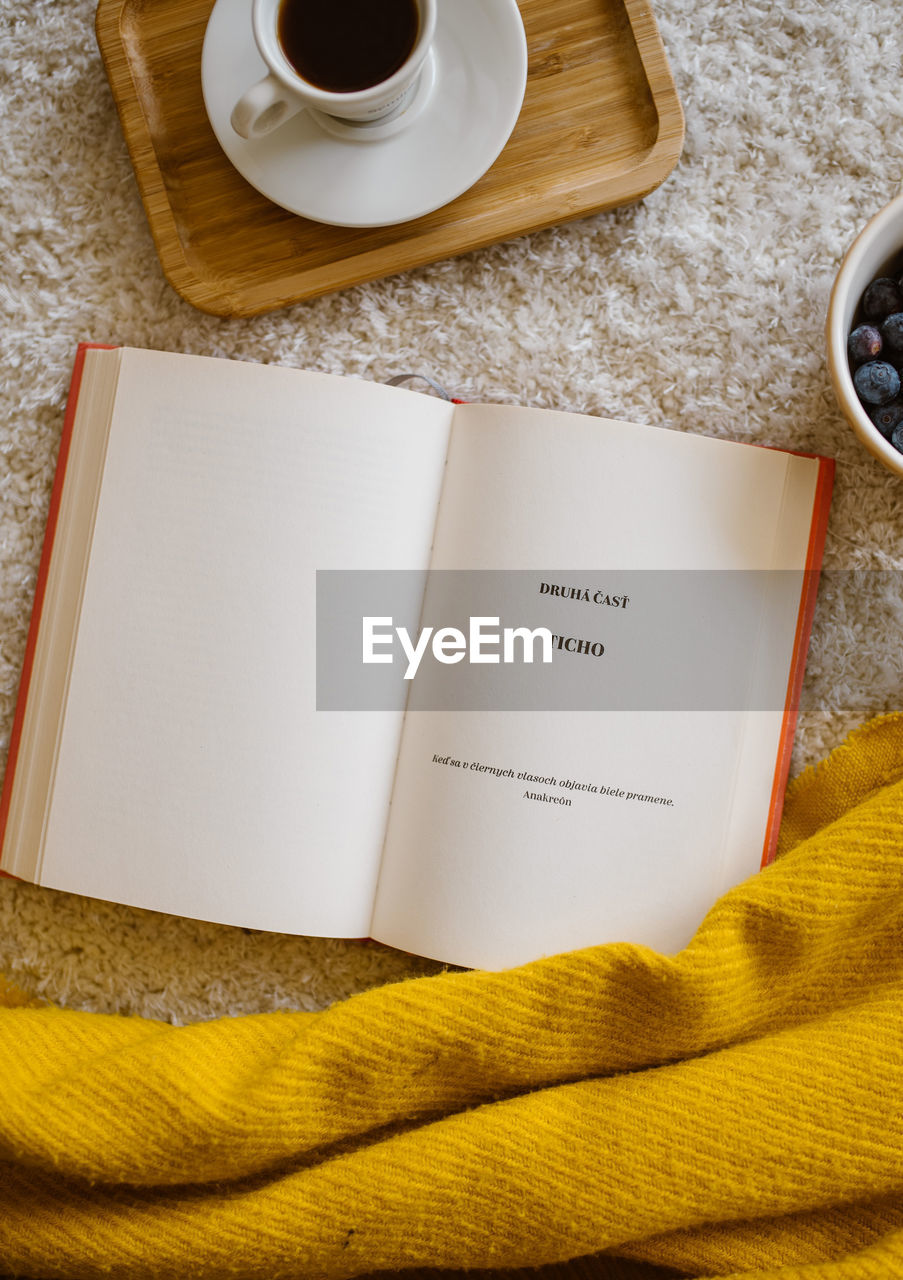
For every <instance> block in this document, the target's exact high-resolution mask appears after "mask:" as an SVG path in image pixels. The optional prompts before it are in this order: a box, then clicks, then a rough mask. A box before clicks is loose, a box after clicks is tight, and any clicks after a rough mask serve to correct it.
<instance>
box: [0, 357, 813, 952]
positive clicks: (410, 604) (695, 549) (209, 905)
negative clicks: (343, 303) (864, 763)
mask: <svg viewBox="0 0 903 1280" xmlns="http://www.w3.org/2000/svg"><path fill="white" fill-rule="evenodd" d="M832 474H833V472H832V464H831V463H830V462H828V461H827V460H825V459H819V458H812V457H804V456H797V455H794V454H791V453H787V452H782V451H778V450H771V449H764V448H758V447H754V446H750V445H746V444H735V443H730V442H725V441H720V440H714V439H708V438H705V437H701V436H695V435H688V434H684V433H680V432H677V431H669V430H665V429H661V428H654V427H645V426H638V425H633V424H627V423H621V422H614V421H610V420H606V419H599V418H592V417H588V416H583V415H579V414H570V413H559V412H554V411H550V410H537V409H523V408H514V407H510V406H504V405H478V404H464V405H455V404H451V403H448V402H446V401H443V400H440V399H438V398H434V397H430V396H425V395H422V394H420V393H419V392H416V391H410V390H403V389H399V388H394V387H387V386H383V385H380V384H376V383H368V382H365V381H362V380H357V379H351V378H340V377H332V376H328V375H325V374H317V373H309V372H304V371H301V370H297V369H289V368H282V367H277V366H272V365H260V364H252V363H241V362H238V361H229V360H221V359H213V358H207V357H199V356H184V355H172V354H165V353H160V352H151V351H138V350H131V349H109V348H96V347H86V348H81V349H80V350H79V353H78V358H77V361H76V367H75V373H74V378H73V385H72V391H71V394H70V399H69V406H68V410H67V415H66V421H65V425H64V431H63V439H62V443H61V450H60V459H59V465H58V469H57V478H56V483H55V488H54V492H53V496H52V503H51V513H50V519H49V526H48V532H47V538H46V542H45V548H44V554H43V559H42V563H41V569H40V575H39V582H38V587H37V593H36V600H35V607H34V615H33V620H32V627H31V632H30V637H29V642H28V648H27V653H26V660H25V666H24V671H23V678H22V684H21V690H20V696H19V702H18V707H17V712H16V718H15V723H14V728H13V734H12V740H11V745H10V754H9V762H8V767H7V773H6V779H5V785H4V792H3V798H2V807H0V839H2V856H0V867H2V869H3V871H4V872H6V873H7V874H10V875H13V876H17V877H20V878H23V879H27V880H31V881H33V882H35V883H37V884H42V885H48V886H52V887H55V888H58V889H64V890H68V891H72V892H76V893H81V894H86V895H90V896H93V897H98V898H104V899H109V900H112V901H118V902H123V903H129V904H132V905H137V906H140V907H145V908H150V909H154V910H158V911H164V912H170V913H174V914H180V915H187V916H195V917H199V918H203V919H208V920H215V921H220V922H224V923H230V924H237V925H243V926H246V927H252V928H259V929H268V930H276V931H284V932H290V933H299V934H316V935H321V936H337V937H367V936H369V937H373V938H375V939H378V940H380V941H382V942H385V943H388V944H390V945H392V946H395V947H399V948H402V949H404V950H407V951H412V952H416V953H420V954H424V955H428V956H432V957H435V958H437V959H440V960H444V961H447V962H449V963H454V964H460V965H466V966H479V967H488V968H500V967H504V966H507V965H510V964H516V963H520V962H523V961H527V960H530V959H532V958H535V957H539V956H541V955H544V954H551V953H554V952H557V951H561V950H568V949H572V948H576V947H580V946H584V945H590V944H595V943H600V942H606V941H612V940H626V941H634V942H641V943H646V944H649V945H652V946H654V947H656V948H659V949H662V950H665V951H674V950H676V949H679V948H680V947H681V946H682V945H684V944H685V943H686V941H688V939H689V938H690V936H691V935H692V933H693V931H694V929H695V927H696V926H697V925H698V923H699V921H700V920H701V918H702V916H703V915H704V914H705V912H706V910H707V909H708V907H709V906H710V905H711V903H712V902H713V901H714V899H715V898H716V897H717V896H718V895H719V894H720V893H721V892H723V891H724V890H725V889H726V888H728V887H729V886H730V885H732V884H734V883H736V882H737V881H739V880H740V879H742V878H744V877H746V876H748V875H749V874H751V873H753V872H754V871H756V870H758V868H759V867H760V865H762V863H763V862H765V861H768V859H769V857H770V856H771V851H772V849H773V844H774V839H775V836H776V831H777V822H778V819H779V815H780V807H781V800H782V795H783V788H784V784H785V781H786V774H787V768H788V761H789V751H790V744H791V739H792V733H793V720H794V714H795V706H796V700H797V697H798V693H799V687H800V682H801V679H802V666H803V660H804V655H805V649H806V645H807V642H808V633H809V627H810V624H811V618H812V611H813V609H814V592H815V579H816V576H817V569H818V565H819V563H820V557H821V549H822V544H823V541H824V534H825V524H826V520H827V508H828V502H829V495H830V488H831V481H832ZM464 571H466V573H467V575H468V576H469V577H472V578H474V579H478V580H479V582H480V583H481V584H483V585H484V586H485V584H487V583H488V584H489V588H490V595H489V602H488V603H487V600H486V594H485V591H484V592H483V595H482V596H481V597H480V600H481V603H480V604H479V606H478V613H479V617H478V619H477V627H478V632H477V636H476V639H477V646H476V647H477V650H478V651H480V644H481V634H480V632H479V628H480V627H482V628H483V632H482V650H481V652H482V653H483V655H484V656H485V655H486V654H489V655H493V654H494V655H495V656H496V657H498V656H499V655H500V654H501V653H502V651H503V643H502V638H501V634H500V635H499V638H498V639H497V641H493V638H492V627H491V624H492V623H493V622H499V618H500V617H501V611H500V610H498V611H497V610H494V609H493V608H492V605H491V600H492V594H491V593H492V590H494V589H495V586H494V585H493V584H495V585H497V586H498V590H499V592H500V593H501V594H503V595H505V597H506V604H505V611H504V612H505V615H506V617H509V618H510V619H511V620H512V621H513V622H514V623H523V624H524V626H525V627H528V629H529V630H531V631H534V630H535V632H536V635H535V636H534V637H533V640H534V650H535V655H534V656H535V660H534V663H533V665H529V664H528V662H527V659H526V648H527V641H526V640H524V641H523V643H522V644H521V646H520V648H519V649H517V650H516V652H522V653H523V661H521V663H520V665H519V667H518V670H517V673H516V674H517V682H516V687H515V689H514V692H513V693H511V692H510V690H509V692H508V693H506V694H505V695H504V697H501V696H500V697H499V698H498V699H496V698H495V695H494V692H493V690H494V689H496V688H498V689H503V688H507V686H506V685H505V682H504V680H503V678H502V677H503V675H507V674H508V673H507V672H505V671H503V667H502V665H501V663H499V664H498V665H494V666H493V665H491V663H492V661H493V659H492V657H491V656H490V658H489V660H488V663H487V662H486V661H484V663H483V664H482V665H479V664H477V663H473V662H471V661H470V657H471V655H469V654H468V653H466V652H464V649H462V645H461V640H460V636H461V634H464V639H465V641H466V640H467V639H468V636H467V634H466V628H464V627H462V628H460V629H459V632H458V635H459V639H458V641H457V642H456V641H455V632H454V630H453V629H452V630H450V629H449V628H448V627H446V628H445V632H444V634H443V636H442V637H438V638H439V639H440V640H441V642H442V643H440V644H438V645H436V644H433V645H432V647H431V648H430V650H429V664H427V663H426V662H425V663H424V664H423V670H424V672H425V671H426V667H427V665H430V666H431V667H432V669H433V671H434V672H436V671H438V672H439V674H440V676H442V677H443V679H444V677H445V676H446V674H447V673H449V672H451V671H452V669H453V663H454V664H455V665H454V669H455V670H457V671H461V672H462V673H464V671H465V668H467V669H468V672H467V674H468V675H469V676H472V677H473V678H477V684H476V685H475V686H474V685H473V684H468V683H467V680H466V679H465V681H464V683H463V684H462V686H461V688H460V689H459V690H457V691H456V689H455V688H450V687H447V686H446V685H445V684H444V683H443V681H442V680H439V681H438V682H434V683H435V684H436V688H437V691H436V692H434V693H433V694H431V695H430V696H429V697H426V698H421V699H420V701H419V704H418V700H417V699H416V697H415V696H414V693H413V689H412V685H413V686H415V687H416V685H417V682H418V681H419V680H420V674H421V673H420V672H418V674H417V676H416V677H415V679H414V680H413V682H412V681H410V680H407V681H406V680H405V669H406V666H409V665H410V664H409V663H407V659H406V657H405V652H404V651H403V644H402V642H401V640H400V637H399V635H398V629H399V622H400V619H399V618H398V617H395V616H394V615H393V613H392V610H391V609H390V608H383V607H382V606H381V604H380V601H379V593H378V591H377V592H376V595H375V596H374V597H373V599H375V601H376V602H375V604H374V603H372V601H371V603H370V604H369V605H367V606H364V607H367V608H369V609H370V613H369V614H368V615H366V616H365V615H364V614H362V613H360V612H358V614H356V615H355V613H354V608H353V607H352V609H351V616H352V624H349V625H352V626H353V628H355V629H354V634H353V635H352V637H351V640H350V641H349V639H348V636H347V635H346V636H344V637H343V636H339V635H338V634H336V635H335V636H333V635H332V634H331V633H330V631H329V626H328V625H327V624H324V620H323V617H322V616H318V603H317V601H318V590H319V591H320V597H321V605H320V608H321V610H322V609H327V612H328V608H327V606H328V604H329V601H328V599H327V598H326V597H328V595H329V593H328V592H327V593H326V596H325V597H324V596H323V592H322V588H323V586H324V584H325V586H326V587H332V586H335V584H339V585H341V583H342V582H343V581H344V580H345V579H343V576H342V575H346V574H349V575H351V576H350V577H349V578H348V579H347V581H349V582H351V580H352V579H355V580H361V581H363V582H364V583H365V584H367V590H369V589H370V588H372V587H374V585H375V586H377V587H378V586H379V585H380V584H381V583H382V582H384V581H385V582H388V581H389V580H391V581H393V582H395V583H396V584H397V583H398V582H399V581H401V583H402V584H403V587H404V590H403V592H402V594H403V595H406V599H407V609H408V612H407V613H406V614H405V617H406V618H407V620H408V623H409V626H408V630H407V631H406V635H409V636H410V637H411V643H410V646H409V648H410V651H411V652H413V650H414V647H415V642H418V635H419V634H420V633H419V632H418V631H417V628H418V626H419V622H418V616H417V615H418V613H420V612H421V611H422V610H423V609H425V608H426V603H425V600H424V599H423V598H420V599H418V598H417V592H418V591H419V592H422V593H425V594H426V595H428V594H429V592H430V590H432V588H433V586H434V585H435V584H436V583H437V582H446V583H447V582H454V581H455V580H456V575H458V574H460V573H462V572H464ZM725 583H730V584H732V586H731V589H725ZM431 584H432V585H431ZM707 584H715V590H708V591H707V590H706V588H707ZM733 584H737V589H736V590H734V589H733ZM700 592H702V593H703V594H702V595H700V594H699V593H700ZM366 594H367V592H366V591H365V592H364V595H366ZM446 596H447V593H446V594H445V595H443V593H442V592H440V597H441V598H442V599H445V598H446ZM476 598H477V597H476V596H475V597H474V599H476ZM368 599H369V597H368ZM324 601H325V603H324ZM687 602H689V603H687ZM459 603H460V601H459ZM685 605H686V607H684V606H685ZM436 608H439V606H436ZM436 608H434V610H433V613H434V615H435V621H436V625H435V627H434V628H433V632H432V637H433V640H434V641H435V640H436V639H437V633H438V632H439V631H442V630H443V627H442V623H443V622H444V621H448V620H447V619H444V618H443V617H441V616H439V614H437V613H436ZM440 613H441V609H440ZM467 613H468V606H467V605H466V604H465V605H464V614H467ZM495 613H498V614H499V616H498V617H494V616H493V615H494V614H495ZM330 616H332V615H330ZM472 616H473V615H472V612H471V618H472ZM355 618H356V621H354V619H355ZM368 619H369V620H368ZM480 619H482V622H481V621H480ZM487 619H488V621H487ZM452 621H454V622H456V623H457V618H455V619H452ZM390 622H392V623H394V624H395V626H394V628H393V626H391V625H390ZM330 625H331V624H330ZM335 625H336V626H337V627H338V626H339V625H340V624H339V623H338V622H336V624H335ZM368 627H369V638H370V642H371V643H370V653H371V656H372V655H374V654H380V655H382V665H376V664H377V663H379V659H378V658H377V659H375V660H374V665H373V666H371V667H370V668H368V671H366V672H364V674H365V675H368V674H369V673H370V672H372V673H375V674H377V675H384V674H385V673H386V672H388V671H390V670H391V671H392V672H393V673H394V675H395V677H396V686H397V688H398V689H400V690H401V695H400V696H399V697H398V698H395V700H393V698H392V697H390V698H389V699H388V700H387V701H386V702H385V703H383V702H380V701H379V700H377V702H376V703H368V702H366V694H365V693H364V692H361V693H360V695H358V693H356V692H355V690H356V688H357V686H356V685H355V680H356V679H357V675H358V674H360V673H359V672H357V673H356V672H354V671H352V670H351V667H352V666H353V665H354V662H355V661H357V663H358V666H359V667H360V668H361V670H363V668H364V665H365V664H364V655H365V653H366V651H367V642H368V641H367V637H368V630H367V628H368ZM487 628H488V630H487ZM513 629H514V628H513ZM685 633H686V634H685ZM687 637H689V638H687ZM421 638H422V636H421ZM443 644H444V645H445V646H446V647H445V649H444V650H443V647H442V646H443ZM465 647H466V646H465ZM548 649H550V650H551V661H550V662H548V661H546V659H548V657H549V654H548V652H547V650H548ZM423 652H425V651H423V650H422V651H421V653H423ZM437 653H438V657H437ZM726 653H730V654H734V653H737V654H739V663H735V664H734V666H736V667H737V668H738V669H737V670H735V671H733V672H732V674H731V677H730V680H728V681H727V683H726V684H725V685H724V687H723V688H722V686H721V684H719V682H721V681H722V673H721V671H720V667H719V664H720V662H721V659H722V658H723V656H724V655H725V654H726ZM342 654H345V655H346V657H345V658H344V659H342V661H346V662H347V664H348V665H347V668H342V667H341V665H339V666H338V668H336V666H335V663H339V660H340V657H341V655H342ZM443 654H444V655H445V656H443ZM348 655H350V656H348ZM393 655H394V656H393ZM449 655H451V656H449ZM387 658H390V659H391V661H392V662H393V664H394V665H393V666H392V667H391V668H390V667H389V666H388V665H387V664H386V659H387ZM333 660H335V661H333ZM675 663H678V666H677V667H675V666H674V664H675ZM694 663H695V665H694ZM548 673H554V679H553V680H552V683H549V679H547V674H548ZM766 674H767V677H768V680H767V681H766V680H765V675H766ZM653 677H654V678H653ZM550 678H551V677H550ZM763 681H764V683H763ZM768 681H770V686H769V687H770V688H771V690H772V692H770V693H769V692H767V690H766V685H767V684H768ZM714 685H718V688H719V691H718V692H717V693H715V694H714V695H713V696H712V697H707V696H706V690H707V689H708V688H710V687H713V686H714ZM337 688H338V689H339V691H340V693H341V690H345V691H346V694H347V696H346V699H345V701H344V702H343V700H342V697H341V696H336V689H337ZM474 688H476V689H477V694H476V700H475V701H474V696H473V689H474ZM775 688H777V690H778V692H777V695H775V694H774V692H773V690H774V689H775ZM531 690H535V697H534V696H533V694H531ZM468 691H469V692H468ZM669 691H671V692H672V693H674V694H675V696H674V697H673V698H669ZM406 695H410V696H406ZM393 696H394V695H393ZM358 697H359V698H360V701H356V699H357V698H358ZM506 699H507V701H506ZM512 699H513V701H512ZM365 707H366V709H364V708H365ZM475 707H476V708H478V709H475Z"/></svg>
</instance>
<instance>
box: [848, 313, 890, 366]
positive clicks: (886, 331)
mask: <svg viewBox="0 0 903 1280" xmlns="http://www.w3.org/2000/svg"><path fill="white" fill-rule="evenodd" d="M850 337H851V338H852V334H851V335H850ZM881 337H882V339H883V341H884V345H885V346H886V347H887V350H888V351H889V352H890V354H891V355H892V356H903V311H893V312H891V314H890V315H889V316H888V317H887V319H886V320H885V321H884V322H883V323H882V325H881Z"/></svg>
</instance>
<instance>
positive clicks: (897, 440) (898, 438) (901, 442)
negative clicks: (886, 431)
mask: <svg viewBox="0 0 903 1280" xmlns="http://www.w3.org/2000/svg"><path fill="white" fill-rule="evenodd" d="M890 442H891V444H892V445H893V446H894V448H895V449H896V450H898V452H900V453H903V426H900V427H896V428H895V429H894V433H893V435H892V436H891V438H890Z"/></svg>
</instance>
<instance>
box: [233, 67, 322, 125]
mask: <svg viewBox="0 0 903 1280" xmlns="http://www.w3.org/2000/svg"><path fill="white" fill-rule="evenodd" d="M303 105H304V104H303V103H302V102H299V101H298V99H297V98H295V97H293V96H292V95H290V94H289V93H288V91H287V90H286V89H285V87H284V86H283V85H282V84H280V83H279V81H278V80H277V79H276V77H275V76H274V75H268V76H264V78H263V79H262V80H258V81H257V83H256V84H252V85H251V87H250V89H248V90H247V91H246V92H245V93H243V94H242V95H241V97H240V98H239V99H238V102H236V104H235V106H234V107H233V108H232V115H231V117H230V123H231V125H232V128H233V129H234V130H235V132H236V133H237V134H238V135H239V136H240V137H242V138H249V139H250V138H262V137H263V136H264V134H267V133H272V131H273V130H274V129H276V128H278V126H279V125H281V124H283V123H284V122H285V121H286V120H289V119H290V118H291V117H292V116H294V115H297V114H298V112H299V111H300V110H301V108H302V106H303Z"/></svg>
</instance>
